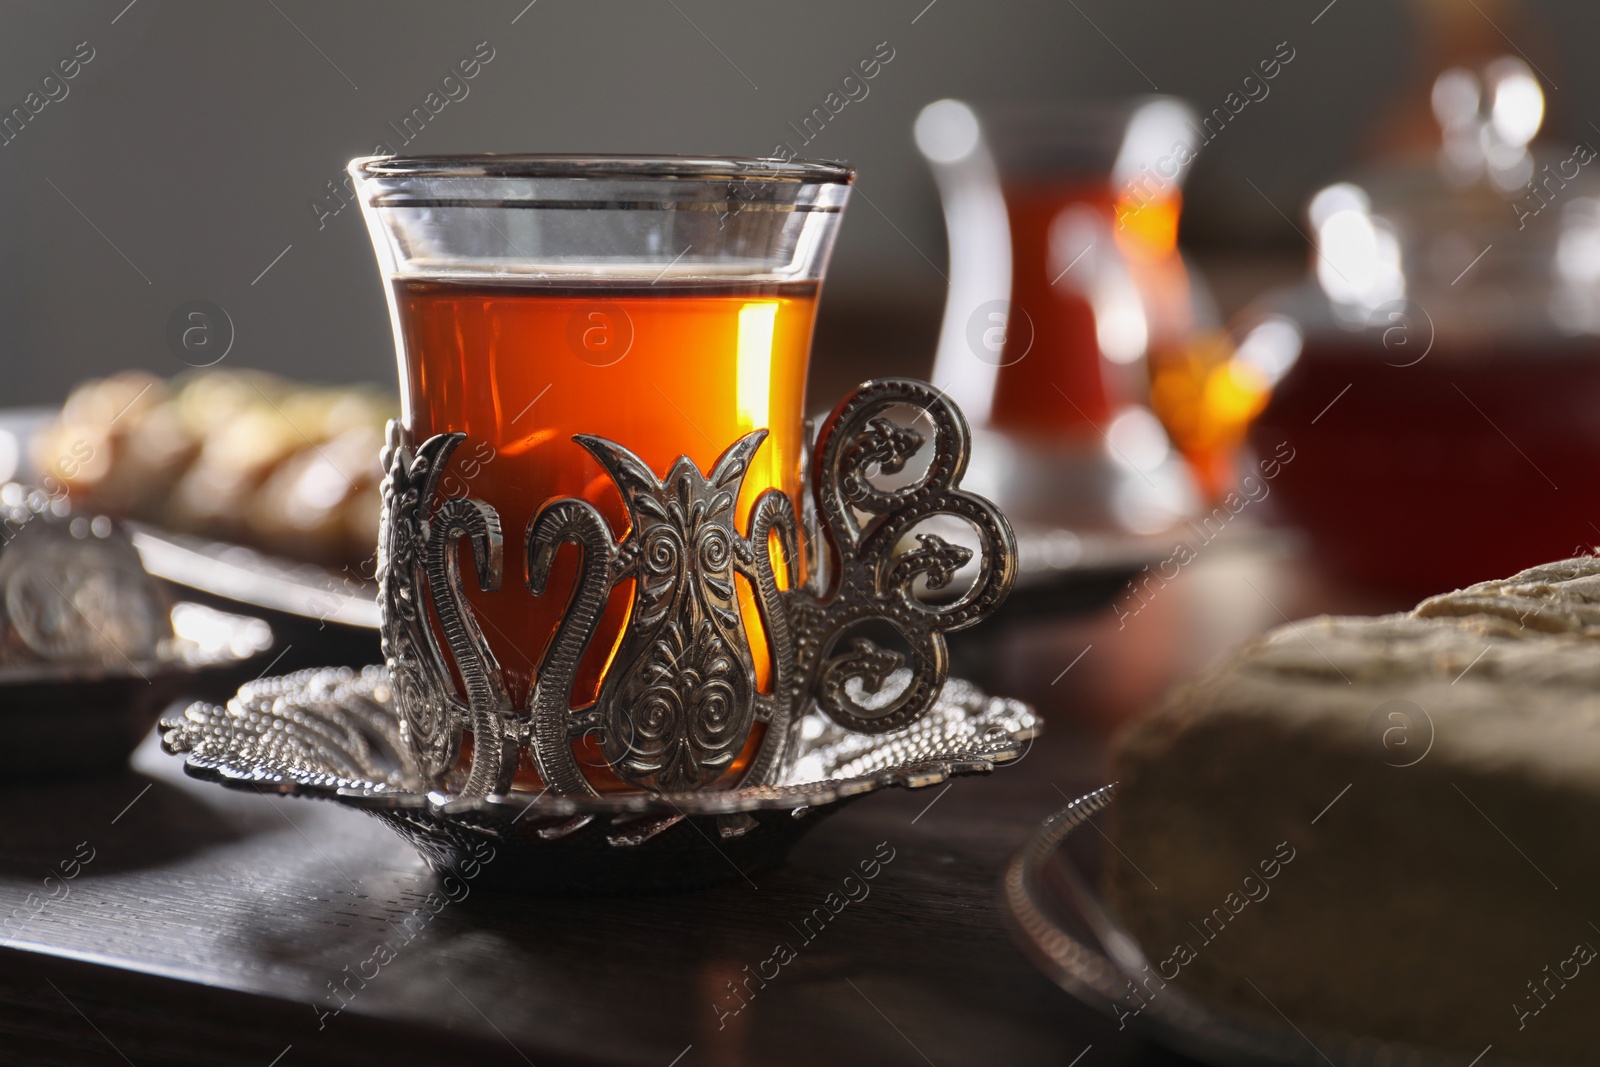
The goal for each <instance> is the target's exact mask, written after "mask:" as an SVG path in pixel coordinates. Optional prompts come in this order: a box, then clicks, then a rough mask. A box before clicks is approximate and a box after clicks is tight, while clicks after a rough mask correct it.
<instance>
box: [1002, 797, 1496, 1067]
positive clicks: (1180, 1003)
mask: <svg viewBox="0 0 1600 1067" xmlns="http://www.w3.org/2000/svg"><path fill="white" fill-rule="evenodd" d="M1115 793H1116V786H1114V785H1108V786H1105V787H1103V788H1101V789H1097V790H1095V791H1094V792H1093V793H1090V794H1088V795H1087V796H1082V797H1079V798H1078V799H1077V800H1074V801H1073V802H1072V803H1071V804H1069V805H1067V807H1066V808H1065V809H1064V810H1062V811H1059V812H1057V813H1056V814H1055V815H1052V816H1051V817H1050V818H1049V819H1047V820H1045V823H1044V825H1043V826H1042V827H1040V828H1039V830H1038V831H1037V832H1036V833H1035V834H1034V836H1033V837H1032V838H1030V839H1029V841H1028V843H1027V844H1026V845H1024V846H1023V847H1022V848H1021V850H1019V851H1018V852H1017V854H1016V855H1015V856H1014V857H1012V860H1011V862H1010V864H1009V865H1008V866H1007V867H1006V872H1005V876H1004V878H1003V880H1002V882H1001V895H1002V898H1003V899H1004V902H1005V905H1006V910H1007V912H1008V913H1009V914H1008V918H1009V920H1010V924H1011V927H1012V930H1013V932H1014V933H1015V935H1016V939H1017V941H1018V943H1019V944H1020V945H1021V947H1022V949H1023V951H1024V952H1025V953H1026V954H1027V955H1028V957H1029V958H1030V959H1032V960H1033V962H1034V964H1035V965H1036V966H1037V967H1038V968H1039V969H1040V970H1041V971H1043V972H1044V973H1045V975H1046V976H1048V977H1049V978H1050V979H1051V980H1052V981H1054V982H1055V983H1056V984H1057V985H1059V986H1061V988H1063V989H1065V990H1066V991H1067V992H1068V993H1070V994H1072V995H1073V996H1074V997H1076V998H1077V999H1078V1000H1079V1001H1081V1002H1083V1003H1084V1004H1087V1005H1088V1006H1089V1007H1091V1008H1094V1009H1095V1010H1097V1011H1100V1012H1103V1013H1105V1014H1107V1015H1109V1016H1112V1017H1113V1018H1116V1019H1118V1020H1119V1023H1120V1024H1121V1026H1125V1027H1126V1028H1127V1029H1129V1030H1131V1031H1132V1032H1134V1033H1136V1034H1139V1035H1140V1036H1142V1037H1145V1038H1148V1039H1150V1040H1152V1041H1156V1042H1159V1043H1160V1044H1162V1045H1165V1046H1166V1047H1167V1048H1170V1049H1172V1050H1174V1051H1176V1052H1180V1053H1182V1054H1183V1055H1185V1056H1188V1057H1191V1058H1193V1059H1196V1060H1199V1061H1200V1062H1202V1063H1210V1064H1216V1065H1217V1067H1269V1065H1270V1067H1286V1065H1295V1067H1327V1065H1328V1064H1340V1065H1341V1067H1395V1065H1399V1064H1404V1065H1406V1067H1514V1064H1515V1062H1516V1061H1511V1060H1505V1059H1501V1058H1500V1057H1499V1055H1498V1053H1494V1052H1491V1051H1489V1050H1488V1049H1486V1050H1484V1052H1483V1053H1479V1055H1478V1056H1477V1057H1476V1058H1474V1057H1473V1056H1472V1055H1471V1054H1470V1053H1466V1054H1463V1053H1459V1052H1443V1051H1439V1050H1436V1049H1423V1048H1418V1047H1416V1046H1414V1045H1407V1044H1402V1043H1400V1042H1395V1041H1386V1040H1382V1039H1379V1038H1374V1037H1359V1036H1355V1035H1352V1034H1347V1033H1341V1032H1337V1031H1333V1030H1328V1029H1324V1028H1321V1027H1317V1026H1314V1025H1310V1024H1299V1025H1297V1024H1295V1023H1291V1022H1289V1021H1288V1020H1287V1019H1283V1018H1280V1017H1274V1016H1270V1015H1268V1014H1265V1013H1263V1014H1262V1015H1259V1016H1257V1015H1243V1014H1237V1013H1233V1012H1225V1011H1221V1010H1218V1009H1215V1008H1212V1007H1211V1006H1210V1005H1208V1004H1205V1003H1203V1002H1201V1001H1200V1000H1197V999H1196V998H1194V997H1192V996H1189V995H1187V994H1186V993H1184V992H1183V991H1182V990H1180V989H1178V988H1177V987H1176V986H1174V985H1171V984H1166V985H1164V986H1162V988H1161V989H1160V991H1159V993H1158V994H1157V995H1155V996H1152V997H1151V998H1150V999H1149V1000H1148V1001H1145V1000H1144V999H1143V998H1142V997H1139V996H1138V985H1137V982H1138V981H1139V980H1140V979H1141V978H1142V977H1143V976H1144V975H1145V974H1147V973H1148V965H1147V957H1146V956H1145V954H1144V952H1143V951H1142V950H1141V948H1140V947H1139V944H1138V942H1137V941H1135V940H1134V937H1133V935H1132V934H1130V933H1129V932H1128V931H1127V929H1126V928H1125V927H1124V926H1123V925H1122V924H1121V923H1120V922H1119V921H1118V919H1117V917H1116V916H1115V915H1114V914H1113V913H1112V912H1111V910H1110V909H1109V908H1108V907H1107V906H1106V904H1105V902H1104V901H1103V900H1102V899H1101V896H1100V890H1099V884H1098V871H1099V868H1100V863H1099V859H1100V852H1101V849H1102V848H1104V846H1105V844H1106V841H1107V839H1106V838H1105V836H1104V835H1103V833H1102V832H1101V831H1100V830H1099V828H1098V827H1097V826H1095V825H1094V824H1092V823H1090V822H1089V820H1090V819H1091V818H1092V817H1093V816H1095V815H1097V814H1099V813H1100V812H1103V811H1105V810H1106V809H1107V808H1108V807H1110V806H1111V804H1112V801H1113V799H1114V796H1115ZM1085 825H1087V826H1088V828H1089V829H1091V830H1093V831H1095V832H1094V833H1092V834H1083V833H1077V834H1074V832H1073V831H1075V830H1079V829H1081V828H1082V827H1084V826H1085ZM1309 965H1311V964H1309V963H1308V966H1309ZM1491 1047H1492V1046H1491ZM1524 1067H1526V1065H1524Z"/></svg>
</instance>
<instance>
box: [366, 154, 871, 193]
mask: <svg viewBox="0 0 1600 1067" xmlns="http://www.w3.org/2000/svg"><path fill="white" fill-rule="evenodd" d="M350 172H351V173H352V174H354V175H356V176H358V177H361V178H366V179H384V178H388V179H396V178H402V179H403V178H498V179H507V178H510V179H516V178H596V179H605V180H618V179H621V180H627V179H639V180H678V181H743V182H772V183H779V184H788V183H799V184H807V185H851V184H853V183H854V182H855V178H856V171H855V168H854V167H852V166H850V165H849V164H847V163H839V162H833V161H829V160H811V159H793V160H786V159H778V158H764V157H758V156H688V155H670V154H668V155H626V154H621V155H612V154H604V153H591V154H564V153H556V154H535V153H520V152H517V153H496V152H481V153H473V154H463V155H427V156H360V157H358V158H356V159H352V160H351V161H350Z"/></svg>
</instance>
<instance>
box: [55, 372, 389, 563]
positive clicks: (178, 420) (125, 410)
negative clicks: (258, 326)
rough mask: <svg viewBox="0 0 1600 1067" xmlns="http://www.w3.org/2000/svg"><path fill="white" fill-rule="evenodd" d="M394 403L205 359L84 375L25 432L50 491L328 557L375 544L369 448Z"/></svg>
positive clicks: (352, 555) (366, 552)
mask: <svg viewBox="0 0 1600 1067" xmlns="http://www.w3.org/2000/svg"><path fill="white" fill-rule="evenodd" d="M394 406H395V405H394V401H393V399H392V398H390V397H388V396H387V395H385V394H383V393H380V392H378V391H376V390H374V389H371V388H366V387H359V386H347V387H318V386H302V385H297V384H295V383H292V382H289V381H287V380H285V379H282V378H279V377H277V376H275V375H271V374H265V373H262V372H259V371H233V370H216V369H208V370H204V371H199V372H195V373H192V374H187V375H184V376H182V377H179V378H176V379H173V380H172V381H170V382H168V381H165V380H163V379H160V378H156V377H154V376H151V375H149V374H146V373H144V372H142V371H129V372H125V373H122V374H118V375H114V376H113V377H110V378H105V379H99V380H95V381H90V382H85V383H84V384H83V385H81V386H79V387H78V388H77V389H75V390H74V391H73V393H72V395H71V396H70V397H68V399H67V402H66V404H65V405H63V407H62V411H61V415H60V417H59V418H57V419H56V420H54V421H53V422H51V423H50V424H49V425H47V426H46V427H45V428H44V429H43V430H42V431H41V432H40V433H39V435H38V436H37V438H36V439H35V441H34V442H33V458H34V463H35V467H36V469H38V470H39V471H40V472H41V484H42V485H43V487H44V490H45V492H46V493H47V494H48V495H50V496H52V497H56V496H63V495H68V494H70V496H71V497H72V499H73V500H74V501H76V502H81V503H82V504H84V505H85V506H89V507H93V508H96V509H101V510H104V511H107V512H110V513H113V514H116V515H120V516H125V517H128V518H135V519H140V520H143V521H146V522H151V523H155V524H158V525H160V526H163V527H165V528H167V529H170V530H174V531H177V532H182V533H191V534H196V535H200V536H204V537H210V538H216V539H221V540H229V541H238V542H241V543H245V544H250V545H253V546H255V547H258V548H261V549H263V550H265V551H269V552H273V553H276V554H280V555H286V556H290V557H293V558H296V559H303V560H307V561H312V562H317V563H323V564H328V565H349V564H354V563H358V562H360V561H362V560H365V559H367V558H368V557H370V556H371V555H372V552H373V547H374V545H375V544H376V541H377V523H378V482H379V479H380V476H381V471H380V470H379V469H378V452H379V450H380V448H381V446H382V441H383V425H384V422H385V420H386V419H388V418H389V417H390V415H391V414H393V408H394Z"/></svg>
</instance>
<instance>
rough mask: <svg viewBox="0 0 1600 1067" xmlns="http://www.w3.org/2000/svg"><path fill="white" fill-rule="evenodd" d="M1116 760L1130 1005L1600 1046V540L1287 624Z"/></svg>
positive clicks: (1534, 1054) (1496, 1042) (1521, 1045)
mask: <svg viewBox="0 0 1600 1067" xmlns="http://www.w3.org/2000/svg"><path fill="white" fill-rule="evenodd" d="M1115 761H1116V775H1117V778H1118V780H1119V785H1118V791H1117V798H1116V802H1115V804H1114V805H1113V806H1112V808H1111V824H1110V836H1111V838H1112V840H1113V841H1114V842H1115V844H1116V846H1117V847H1116V848H1114V849H1110V850H1108V851H1107V873H1106V890H1107V896H1108V898H1109V901H1110V903H1111V906H1112V908H1113V909H1114V911H1115V912H1116V913H1117V914H1118V915H1119V916H1120V917H1121V919H1122V920H1123V922H1124V923H1125V924H1126V925H1127V927H1128V929H1129V930H1130V931H1131V932H1132V933H1133V934H1134V936H1135V938H1136V940H1137V941H1138V943H1139V945H1140V947H1141V948H1142V949H1143V950H1144V953H1145V955H1146V957H1147V958H1148V961H1149V964H1150V969H1149V971H1147V972H1144V975H1145V977H1144V980H1143V981H1142V982H1140V983H1138V984H1137V985H1136V987H1135V988H1132V989H1130V992H1129V995H1128V996H1127V998H1126V1012H1128V1013H1136V1012H1139V1011H1142V1010H1144V1006H1145V1005H1147V1004H1149V1003H1152V1002H1153V1001H1154V999H1155V998H1159V997H1160V995H1161V992H1162V990H1163V989H1164V988H1165V986H1166V983H1167V982H1172V983H1174V984H1175V985H1176V986H1177V987H1178V988H1181V989H1183V990H1185V991H1186V992H1189V993H1191V994H1193V995H1195V996H1197V997H1199V998H1200V999H1202V1000H1204V1001H1207V1002H1209V1003H1212V1004H1214V1005H1217V1006H1221V1007H1226V1008H1230V1009H1234V1010H1242V1011H1248V1012H1252V1013H1256V1014H1259V1015H1261V1016H1264V1017H1267V1018H1270V1019H1274V1020H1277V1019H1279V1018H1280V1017H1287V1018H1288V1019H1289V1020H1291V1021H1292V1022H1293V1023H1295V1024H1296V1025H1297V1026H1300V1027H1303V1028H1304V1027H1308V1026H1315V1027H1322V1028H1328V1029H1337V1030H1343V1031H1346V1032H1348V1033H1351V1034H1356V1035H1365V1036H1372V1037H1380V1038H1387V1039H1392V1040H1400V1041H1406V1042H1410V1043H1413V1044H1419V1045H1423V1046H1427V1047H1433V1048H1439V1049H1447V1050H1455V1051H1459V1052H1462V1053H1465V1054H1466V1058H1467V1059H1470V1058H1471V1057H1472V1056H1475V1055H1477V1054H1478V1053H1479V1052H1481V1051H1483V1050H1484V1049H1485V1048H1487V1047H1488V1046H1491V1045H1492V1046H1493V1052H1492V1054H1491V1057H1490V1059H1500V1058H1505V1059H1511V1060H1527V1061H1532V1062H1553V1063H1568V1062H1581V1063H1595V1062H1600V964H1597V963H1596V960H1597V954H1596V948H1597V947H1600V559H1595V558H1590V557H1585V558H1579V559H1572V560H1566V561H1564V562H1560V563H1552V564H1549V565H1547V566H1543V567H1537V568H1534V569H1532V570H1528V571H1524V572H1522V573H1521V574H1518V575H1516V576H1515V577H1513V578H1510V579H1506V580H1504V581H1497V582H1487V583H1484V584H1481V585H1477V586H1473V587H1470V588H1468V589H1463V590H1460V591H1458V592H1454V593H1448V594H1445V595H1443V596H1438V597H1434V598H1432V599H1430V600H1427V601H1424V602H1423V603H1422V604H1421V605H1420V606H1418V608H1417V609H1416V610H1414V611H1412V612H1409V613H1407V614H1403V615H1389V616H1382V617H1377V618H1318V619H1310V620H1306V621H1304V622H1300V623H1296V624H1293V625H1291V626H1285V627H1282V628H1279V629H1277V630H1274V631H1272V632H1271V633H1269V634H1267V635H1266V636H1264V637H1262V638H1260V639H1258V640H1256V641H1254V642H1252V643H1250V644H1249V645H1246V646H1245V647H1244V648H1243V649H1241V650H1240V651H1239V652H1238V653H1236V654H1235V655H1234V656H1233V657H1232V658H1231V659H1230V660H1229V661H1228V662H1226V663H1225V664H1223V665H1222V666H1221V667H1219V668H1217V669H1216V670H1214V671H1212V672H1211V673H1209V674H1208V675H1206V676H1204V677H1202V678H1200V679H1198V680H1197V681H1194V682H1192V683H1189V684H1188V685H1185V686H1183V687H1181V688H1179V689H1177V690H1176V691H1174V692H1173V693H1172V694H1171V696H1170V697H1169V698H1168V700H1167V701H1166V702H1165V703H1164V704H1163V705H1162V706H1161V707H1160V708H1159V709H1157V710H1156V711H1155V712H1154V713H1153V714H1151V715H1149V716H1147V717H1145V718H1143V719H1141V720H1140V721H1138V722H1137V723H1135V724H1134V725H1133V726H1131V727H1130V729H1129V730H1128V731H1127V732H1126V733H1125V734H1124V736H1122V737H1121V738H1120V739H1119V742H1118V745H1117V749H1116V755H1115ZM1486 1062H1487V1061H1486Z"/></svg>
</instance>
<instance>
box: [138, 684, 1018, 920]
mask: <svg viewBox="0 0 1600 1067" xmlns="http://www.w3.org/2000/svg"><path fill="white" fill-rule="evenodd" d="M161 725H162V730H163V737H162V743H163V746H164V747H165V748H166V750H167V751H168V752H170V753H173V754H177V755H182V756H183V757H184V758H185V761H186V762H185V770H187V772H188V773H189V774H190V775H192V776H193V777H196V778H200V779H204V780H207V781H214V782H219V783H221V784H223V785H227V786H231V787H234V788H240V789H249V790H255V791H261V792H273V793H282V794H287V795H293V796H304V797H314V798H319V799H324V800H332V801H334V802H336V803H340V804H344V805H346V806H349V807H353V808H356V809H358V810H361V811H365V812H367V813H369V814H371V815H373V816H375V817H377V818H378V819H380V820H381V821H383V822H384V823H385V824H386V825H388V826H389V827H390V828H391V829H393V830H395V831H396V832H397V833H399V834H400V835H401V836H402V837H404V838H406V839H407V840H408V841H410V842H411V843H412V844H413V845H414V846H415V847H416V848H417V850H418V851H419V852H421V853H422V855H423V857H424V858H425V859H426V860H427V861H428V863H429V864H430V865H431V866H433V867H434V868H435V869H436V870H438V871H440V872H441V873H450V872H454V873H456V874H458V875H462V872H463V871H464V870H465V871H467V872H468V874H469V875H470V876H472V877H475V878H478V879H479V880H480V881H482V882H485V883H486V882H491V881H492V882H494V883H496V884H498V885H501V886H503V887H506V888H511V889H518V890H523V891H532V892H555V893H561V892H569V893H570V892H584V893H627V892H644V891H653V890H666V889H682V888H689V887H693V886H701V885H710V884H714V883H717V882H724V881H728V880H732V879H737V878H739V877H741V875H742V876H746V877H748V876H749V875H750V874H753V873H755V872H756V871H758V870H761V869H764V868H767V867H770V866H773V865H775V864H776V863H778V862H779V861H780V860H781V859H782V858H783V856H784V854H785V853H786V852H787V851H788V849H789V847H790V846H791V845H792V844H793V843H794V841H795V840H796V839H797V838H798V837H799V836H800V835H801V834H802V833H804V832H805V831H806V830H807V829H809V828H810V827H811V826H813V825H815V823H816V822H817V821H818V820H819V819H820V818H822V817H823V816H824V815H826V814H828V813H830V812H832V811H835V810H837V809H838V808H839V806H840V805H842V804H843V803H845V802H846V801H849V800H851V799H854V798H857V797H860V796H864V795H866V794H867V793H871V792H874V791H876V790H879V789H883V788H887V787H889V786H901V787H904V788H910V789H917V788H922V787H925V786H929V785H934V784H937V783H940V782H943V781H946V780H947V779H949V778H950V777H952V776H954V775H966V774H985V773H988V772H989V771H992V770H993V769H994V768H995V767H996V766H997V765H999V764H1001V763H1005V762H1007V761H1009V760H1012V759H1015V758H1016V757H1017V756H1018V755H1020V754H1021V753H1022V751H1023V749H1024V747H1025V745H1026V744H1027V742H1028V741H1029V740H1030V739H1031V738H1033V737H1034V736H1036V734H1037V733H1038V731H1039V728H1040V724H1039V721H1038V718H1037V716H1036V715H1035V714H1034V713H1033V711H1032V710H1031V709H1029V708H1028V707H1027V706H1026V705H1024V704H1022V703H1020V702H1018V701H1015V700H1010V699H1006V698H1001V697H989V696H986V695H984V694H983V693H982V692H980V691H979V690H978V689H977V688H976V687H974V686H972V685H970V684H969V683H966V682H963V681H960V680H958V679H951V680H950V681H949V682H947V683H946V684H945V686H944V689H943V691H942V692H940V693H939V695H938V696H937V698H936V699H935V701H934V703H933V706H932V708H931V709H930V711H929V712H928V714H926V715H925V716H923V717H922V718H921V719H919V720H918V721H917V722H916V723H914V724H913V725H911V726H908V727H906V728H904V729H901V730H898V731H895V732H892V733H884V734H874V735H863V734H859V733H852V732H850V731H847V730H845V729H843V728H841V727H839V726H837V725H836V724H834V723H833V722H831V721H829V720H828V719H827V718H826V717H824V716H822V715H821V714H819V713H817V712H815V711H812V712H810V713H808V714H807V715H806V716H804V718H803V720H802V722H801V723H800V728H799V729H798V731H797V737H798V740H797V742H796V744H795V745H793V746H792V747H791V748H790V750H789V751H788V753H787V755H786V758H785V761H784V763H783V764H782V766H780V767H778V768H776V769H775V773H774V776H773V780H772V784H768V785H760V786H749V787H743V788H738V789H729V790H721V791H707V790H701V791H698V792H676V793H607V794H601V795H599V796H581V795H580V796H556V795H553V794H550V793H539V794H528V793H515V792H513V793H509V794H503V795H502V794H496V795H490V796H480V797H460V796H451V795H445V794H442V793H437V792H428V791H426V787H425V785H424V783H423V781H422V779H421V778H420V776H418V775H417V774H415V773H414V772H412V771H409V770H408V769H407V768H408V766H409V765H410V764H409V761H408V759H407V755H406V746H405V743H404V740H403V738H402V736H401V732H400V722H399V718H398V716H397V715H396V713H395V710H394V691H393V688H392V686H391V684H390V679H389V675H388V672H387V671H386V670H384V669H383V668H381V667H368V668H366V669H364V670H362V671H359V672H357V671H352V670H349V669H346V668H341V669H331V668H330V669H323V670H313V671H301V672H299V673H296V674H291V675H287V676H284V677H278V678H266V679H262V680H260V681H256V682H251V683H250V684H248V685H246V686H244V687H243V688H241V689H240V690H239V692H238V694H237V695H235V696H234V698H233V699H232V700H230V701H229V702H228V704H227V705H226V706H225V707H219V706H216V705H212V704H204V703H199V704H194V705H192V706H191V707H190V708H189V709H188V710H187V711H186V712H185V713H183V714H182V715H179V716H175V717H170V718H167V719H164V720H163V721H162V724H161ZM486 856H492V857H493V859H492V860H489V859H486V858H485V857H486ZM462 876H467V875H462Z"/></svg>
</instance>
